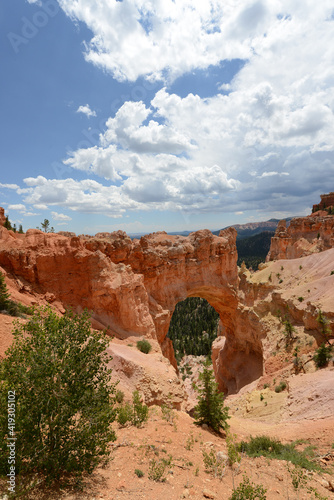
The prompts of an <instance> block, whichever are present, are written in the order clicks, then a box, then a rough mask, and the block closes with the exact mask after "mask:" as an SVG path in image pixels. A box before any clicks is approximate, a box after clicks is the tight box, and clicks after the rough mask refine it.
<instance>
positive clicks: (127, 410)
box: [117, 403, 132, 427]
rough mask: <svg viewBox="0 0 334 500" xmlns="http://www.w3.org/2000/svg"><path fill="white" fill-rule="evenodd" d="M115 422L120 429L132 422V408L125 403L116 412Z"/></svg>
mask: <svg viewBox="0 0 334 500" xmlns="http://www.w3.org/2000/svg"><path fill="white" fill-rule="evenodd" d="M117 422H118V423H119V425H121V426H122V427H125V426H126V424H127V423H130V422H132V407H131V405H130V404H129V403H125V405H124V406H121V407H120V408H118V410H117Z"/></svg>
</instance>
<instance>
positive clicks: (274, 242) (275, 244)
mask: <svg viewBox="0 0 334 500" xmlns="http://www.w3.org/2000/svg"><path fill="white" fill-rule="evenodd" d="M333 202H334V193H329V194H328V195H321V203H320V205H313V208H314V207H316V208H317V207H320V206H321V207H322V209H324V208H328V207H331V206H332V205H333V204H334V203H333ZM333 247H334V216H333V215H328V214H327V212H326V211H318V212H315V213H313V214H312V215H309V216H307V217H298V218H296V219H292V221H291V222H290V225H289V227H288V228H287V227H286V221H285V220H281V221H280V222H279V224H278V226H277V229H276V232H275V236H274V237H273V238H272V239H271V246H270V250H269V253H268V256H267V259H266V260H267V261H270V260H279V259H297V258H299V257H304V256H306V255H310V254H312V253H317V252H322V251H324V250H328V249H329V248H333Z"/></svg>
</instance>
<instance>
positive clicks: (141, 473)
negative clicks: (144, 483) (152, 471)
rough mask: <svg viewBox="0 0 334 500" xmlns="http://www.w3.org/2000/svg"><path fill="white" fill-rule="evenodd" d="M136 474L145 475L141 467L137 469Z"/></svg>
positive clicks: (138, 475)
mask: <svg viewBox="0 0 334 500" xmlns="http://www.w3.org/2000/svg"><path fill="white" fill-rule="evenodd" d="M135 474H136V476H137V477H144V472H143V471H142V470H140V469H135Z"/></svg>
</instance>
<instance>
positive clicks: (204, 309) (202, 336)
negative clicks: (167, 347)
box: [168, 297, 219, 362]
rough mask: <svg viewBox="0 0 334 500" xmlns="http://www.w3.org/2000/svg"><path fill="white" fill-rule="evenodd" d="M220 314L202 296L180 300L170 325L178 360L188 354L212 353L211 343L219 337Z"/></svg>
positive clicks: (169, 334) (171, 337)
mask: <svg viewBox="0 0 334 500" xmlns="http://www.w3.org/2000/svg"><path fill="white" fill-rule="evenodd" d="M218 323H219V314H218V313H217V312H216V310H215V309H214V308H213V307H212V306H210V304H209V303H208V302H207V301H206V300H205V299H202V298H200V297H189V298H188V299H186V300H184V301H183V302H179V303H178V304H177V305H176V307H175V310H174V313H173V316H172V320H171V322H170V325H169V331H168V337H169V338H170V339H171V340H172V342H173V346H174V351H175V356H176V360H177V362H180V360H181V359H182V357H183V356H185V355H186V354H192V355H194V356H201V355H205V356H207V355H209V354H211V344H212V342H213V340H214V339H215V338H216V337H217V328H218Z"/></svg>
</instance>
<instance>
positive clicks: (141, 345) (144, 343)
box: [137, 339, 152, 354]
mask: <svg viewBox="0 0 334 500" xmlns="http://www.w3.org/2000/svg"><path fill="white" fill-rule="evenodd" d="M137 348H138V349H139V350H140V352H143V353H144V354H148V353H149V352H150V351H151V349H152V346H151V344H150V343H149V341H148V340H146V339H144V340H138V342H137Z"/></svg>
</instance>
